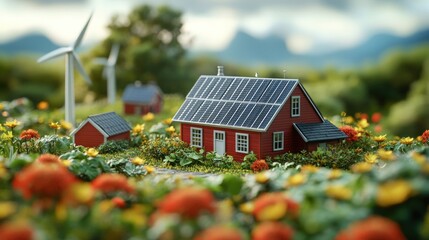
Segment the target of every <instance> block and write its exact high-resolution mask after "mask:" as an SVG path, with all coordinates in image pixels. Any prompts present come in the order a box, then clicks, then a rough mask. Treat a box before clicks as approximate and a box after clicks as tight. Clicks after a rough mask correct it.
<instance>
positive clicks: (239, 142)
mask: <svg viewBox="0 0 429 240" xmlns="http://www.w3.org/2000/svg"><path fill="white" fill-rule="evenodd" d="M173 121H176V122H180V123H181V125H180V131H181V138H182V140H183V141H185V142H187V143H189V144H190V145H191V146H194V147H197V148H204V149H205V150H206V151H216V152H217V153H219V154H224V153H227V154H229V155H231V156H233V157H234V159H236V160H238V161H241V160H242V159H243V157H244V156H245V155H247V154H248V153H250V151H253V152H254V153H255V154H256V155H257V156H258V157H260V158H265V157H266V156H275V155H280V154H283V153H286V152H298V151H300V150H303V149H305V150H309V151H313V150H316V149H317V148H318V147H325V146H326V144H333V143H337V142H339V141H340V140H342V139H345V138H346V135H345V134H344V133H343V132H342V131H340V130H339V129H338V128H337V127H336V126H334V125H333V124H332V123H330V122H329V121H327V120H325V119H324V118H323V116H322V114H321V113H320V111H319V110H318V108H317V107H316V105H315V104H314V102H313V101H312V99H311V98H310V96H309V95H308V93H307V91H306V90H305V89H304V87H303V86H302V84H301V83H300V82H299V81H298V80H297V79H278V78H259V77H236V76H224V75H223V71H219V73H218V75H217V76H210V75H203V76H200V78H199V79H198V80H197V82H196V83H195V85H194V86H193V87H192V89H191V90H190V92H189V93H188V95H187V96H186V99H185V102H184V103H183V104H182V106H181V107H180V108H179V110H178V111H177V113H176V114H175V116H174V117H173Z"/></svg>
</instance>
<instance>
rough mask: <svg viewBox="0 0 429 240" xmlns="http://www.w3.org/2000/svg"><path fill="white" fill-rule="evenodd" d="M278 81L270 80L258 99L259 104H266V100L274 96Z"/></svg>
mask: <svg viewBox="0 0 429 240" xmlns="http://www.w3.org/2000/svg"><path fill="white" fill-rule="evenodd" d="M279 83H280V82H279V81H276V80H272V81H271V84H270V85H269V86H268V87H267V89H266V90H265V92H264V93H263V95H262V96H261V98H260V99H259V102H268V99H270V97H271V96H272V95H273V94H275V91H276V89H277V86H278V85H279Z"/></svg>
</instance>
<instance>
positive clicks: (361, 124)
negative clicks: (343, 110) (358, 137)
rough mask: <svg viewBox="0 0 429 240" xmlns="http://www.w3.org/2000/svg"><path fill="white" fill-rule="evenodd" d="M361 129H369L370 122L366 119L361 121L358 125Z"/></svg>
mask: <svg viewBox="0 0 429 240" xmlns="http://www.w3.org/2000/svg"><path fill="white" fill-rule="evenodd" d="M357 125H358V126H359V127H360V128H367V127H368V126H369V123H368V121H367V120H366V119H365V118H364V119H361V120H360V121H359V122H358V124H357Z"/></svg>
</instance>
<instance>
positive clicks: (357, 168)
mask: <svg viewBox="0 0 429 240" xmlns="http://www.w3.org/2000/svg"><path fill="white" fill-rule="evenodd" d="M371 169H372V164H370V163H367V162H359V163H356V164H354V165H353V166H352V167H351V170H352V171H353V172H355V173H365V172H369V171H371Z"/></svg>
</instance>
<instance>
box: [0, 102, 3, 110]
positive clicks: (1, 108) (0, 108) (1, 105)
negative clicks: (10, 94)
mask: <svg viewBox="0 0 429 240" xmlns="http://www.w3.org/2000/svg"><path fill="white" fill-rule="evenodd" d="M3 109H4V105H3V104H2V103H0V111H1V110H3Z"/></svg>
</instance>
